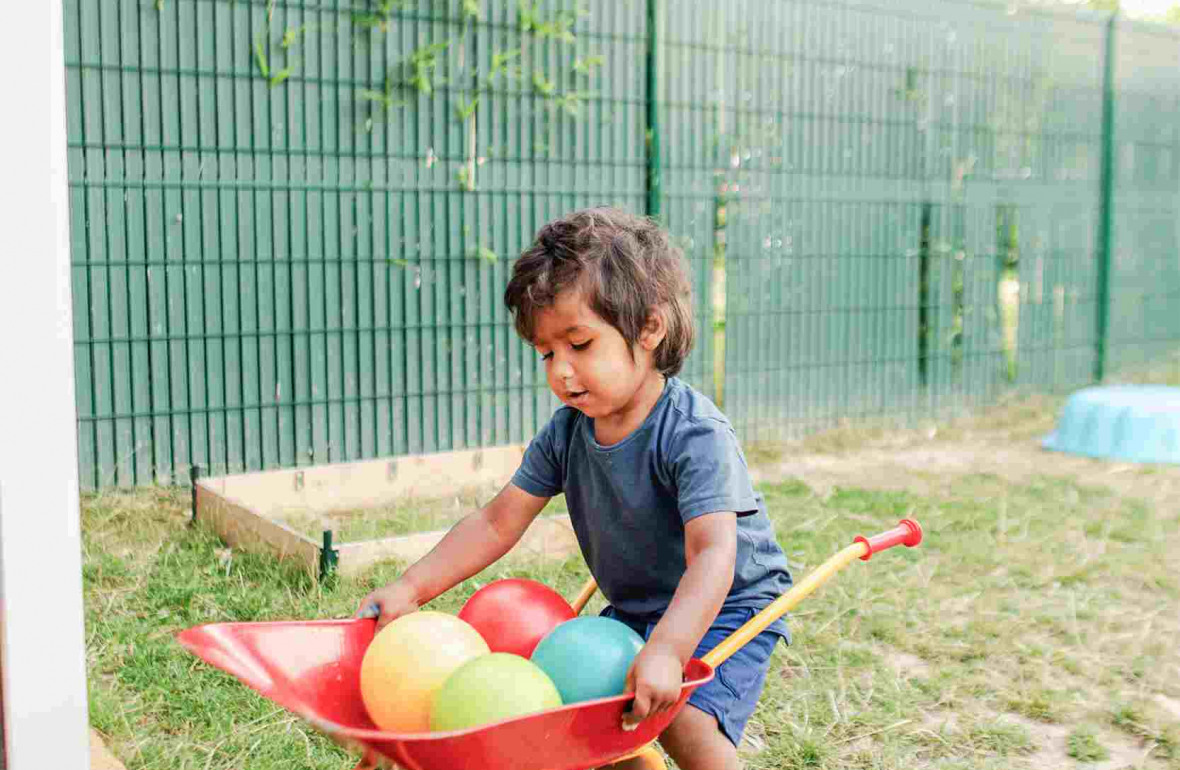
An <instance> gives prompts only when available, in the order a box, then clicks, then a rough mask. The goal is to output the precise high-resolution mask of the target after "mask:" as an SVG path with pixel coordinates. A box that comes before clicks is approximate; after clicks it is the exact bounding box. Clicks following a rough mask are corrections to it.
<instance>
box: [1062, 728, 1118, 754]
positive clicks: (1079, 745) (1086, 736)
mask: <svg viewBox="0 0 1180 770" xmlns="http://www.w3.org/2000/svg"><path fill="white" fill-rule="evenodd" d="M1065 753H1066V754H1068V755H1069V756H1071V757H1073V758H1074V759H1076V760H1077V761H1079V762H1100V761H1102V760H1104V759H1109V758H1110V750H1109V749H1107V748H1106V747H1105V746H1103V745H1102V743H1101V742H1099V740H1098V736H1097V735H1095V733H1094V730H1093V729H1092V728H1089V727H1078V728H1076V729H1074V730H1073V731H1072V732H1070V734H1069V735H1068V736H1066V739H1065Z"/></svg>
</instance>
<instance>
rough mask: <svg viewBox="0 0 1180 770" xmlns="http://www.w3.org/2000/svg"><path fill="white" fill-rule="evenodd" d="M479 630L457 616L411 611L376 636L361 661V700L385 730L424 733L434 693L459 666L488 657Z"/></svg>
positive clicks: (485, 644)
mask: <svg viewBox="0 0 1180 770" xmlns="http://www.w3.org/2000/svg"><path fill="white" fill-rule="evenodd" d="M488 652H489V650H488V645H487V642H485V641H484V640H483V637H482V636H480V635H479V632H478V631H476V630H475V629H474V628H472V627H471V626H470V625H469V624H467V623H466V622H464V621H462V620H460V619H459V618H457V617H455V616H454V615H448V614H446V613H443V612H431V611H424V612H413V613H410V614H409V615H403V616H402V617H400V618H397V619H396V620H394V621H393V622H392V623H390V624H389V625H387V626H385V628H383V629H381V630H380V631H379V632H377V635H376V636H374V637H373V641H372V642H370V643H369V647H368V649H367V650H365V655H364V658H363V659H362V660H361V672H360V680H361V682H360V684H361V700H363V701H364V704H365V709H366V710H367V711H368V712H369V718H370V719H372V720H373V723H374V724H376V725H377V726H378V727H379V728H381V729H382V730H389V731H391V732H426V731H427V730H429V729H430V709H431V705H432V700H433V698H434V695H435V693H436V692H437V691H438V689H439V688H440V687H442V685H443V683H444V682H445V681H446V680H447V677H449V676H450V675H451V674H452V673H453V672H454V671H455V670H456V669H457V668H459V667H460V666H462V665H463V664H464V663H466V662H468V661H469V660H472V659H474V658H477V657H479V656H481V655H487V654H488Z"/></svg>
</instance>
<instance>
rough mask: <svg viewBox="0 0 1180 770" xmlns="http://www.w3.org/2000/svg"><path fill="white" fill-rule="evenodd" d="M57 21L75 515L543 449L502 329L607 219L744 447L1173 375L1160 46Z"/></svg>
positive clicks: (457, 12) (338, 22)
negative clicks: (256, 474)
mask: <svg viewBox="0 0 1180 770" xmlns="http://www.w3.org/2000/svg"><path fill="white" fill-rule="evenodd" d="M65 11H66V13H65V18H66V25H67V27H66V43H67V49H66V64H67V78H68V81H67V95H68V107H69V112H68V116H69V125H68V139H69V171H70V192H71V216H72V227H71V232H72V239H73V242H72V256H73V265H74V297H75V303H74V309H75V329H74V333H75V339H76V352H77V355H76V370H77V383H78V387H77V391H78V412H79V449H80V457H81V466H82V467H81V477H82V480H83V483H84V484H85V485H86V486H87V487H91V488H99V487H106V486H112V485H133V484H141V483H150V482H153V481H158V482H167V481H172V480H183V479H184V478H186V477H187V474H188V473H189V469H190V467H191V466H192V465H194V464H201V465H203V466H206V467H207V468H208V469H209V471H211V472H215V473H223V472H233V471H241V470H251V469H261V468H271V467H281V466H293V465H304V464H318V463H326V462H338V461H347V460H354V459H361V458H368V457H377V456H388V455H400V454H408V453H420V452H430V451H438V450H447V449H453V448H463V447H474V446H484V445H494V444H504V443H519V442H524V441H527V440H528V438H529V437H530V436H531V434H532V433H533V432H534V431H535V430H536V429H537V428H538V427H539V426H540V425H541V424H542V423H543V421H544V420H545V419H546V417H547V416H548V415H549V413H550V412H551V410H552V409H553V407H554V405H555V402H554V400H553V398H552V397H551V395H550V394H549V392H548V389H547V388H546V386H545V382H544V376H543V370H542V368H541V366H540V364H539V362H538V360H537V357H536V355H535V354H534V353H533V352H532V351H531V350H530V349H529V348H528V347H527V346H526V345H524V344H522V343H521V342H520V341H518V340H517V339H516V337H515V334H514V333H513V330H512V325H511V322H510V319H509V318H508V316H507V314H506V313H505V311H504V310H503V308H502V307H501V302H500V295H501V292H502V290H503V287H504V284H505V283H506V280H507V275H508V273H509V270H510V266H511V261H512V259H513V258H514V257H515V255H516V254H518V253H519V252H520V251H521V249H522V248H523V247H524V246H526V245H527V243H528V242H529V240H530V238H531V236H532V234H533V232H534V231H535V230H536V229H537V228H538V227H539V226H540V225H541V224H542V223H543V222H544V221H546V220H548V219H550V218H552V217H553V216H556V215H558V214H561V213H563V212H565V211H568V210H571V209H573V208H576V207H580V206H585V205H591V204H602V203H615V204H618V205H622V206H625V207H627V208H629V209H631V210H635V211H645V210H646V211H649V212H650V213H658V215H659V216H661V217H662V218H663V219H664V221H666V223H667V224H668V226H669V228H670V229H671V231H672V233H673V234H674V236H675V237H676V238H677V239H678V242H679V243H680V244H681V245H682V247H683V248H684V251H685V253H686V254H687V255H688V257H689V258H690V260H691V265H692V269H693V276H694V286H695V289H696V294H697V321H698V325H699V327H700V330H701V334H700V335H699V339H700V344H699V345H698V348H697V350H696V351H695V352H694V354H693V356H692V357H691V359H690V361H689V362H688V364H687V366H686V368H685V376H686V377H687V378H688V379H689V380H690V381H691V382H693V384H694V385H696V386H697V387H699V388H701V389H702V390H704V391H705V392H706V393H708V394H710V395H712V396H713V397H715V398H716V399H717V400H719V401H721V402H722V403H723V406H724V409H725V411H726V412H727V413H728V414H729V415H730V417H731V418H732V419H733V420H734V422H735V424H736V425H737V426H738V427H739V430H740V431H741V432H742V434H743V436H744V437H746V438H748V439H759V438H771V437H781V436H785V435H792V434H798V433H802V432H805V431H809V430H813V429H816V428H818V427H823V426H826V425H830V424H832V423H834V422H836V421H838V420H841V419H845V418H848V419H856V418H860V417H866V416H875V415H896V416H899V417H902V418H907V417H913V416H915V415H919V414H921V415H925V414H929V413H931V412H932V411H938V410H941V409H945V408H953V407H956V406H959V405H962V404H972V403H983V402H987V401H988V400H991V399H993V398H994V397H996V396H997V395H998V394H1000V393H1002V392H1003V391H1005V390H1006V389H1008V388H1011V387H1013V386H1020V385H1028V386H1036V387H1050V388H1066V387H1072V386H1075V385H1079V384H1082V383H1085V382H1087V381H1089V380H1090V379H1091V378H1092V377H1093V375H1094V372H1095V371H1096V369H1098V368H1100V366H1102V365H1104V364H1105V365H1108V366H1122V365H1126V364H1128V363H1135V362H1139V361H1143V360H1149V359H1151V358H1152V357H1153V356H1157V355H1160V354H1161V353H1163V352H1164V351H1166V350H1168V349H1171V348H1174V347H1175V346H1176V345H1177V344H1178V342H1180V320H1178V319H1180V313H1178V312H1177V311H1176V308H1177V300H1178V299H1180V295H1178V292H1180V262H1178V261H1177V253H1178V248H1177V246H1178V244H1177V232H1176V224H1175V223H1176V214H1177V211H1178V203H1180V201H1177V193H1178V191H1177V164H1178V163H1180V136H1178V135H1177V134H1178V132H1180V121H1178V120H1177V119H1176V117H1175V115H1176V114H1177V111H1176V106H1177V99H1178V96H1180V93H1178V91H1180V76H1177V75H1176V74H1175V67H1174V63H1175V62H1174V58H1175V57H1174V54H1173V53H1171V52H1172V51H1174V50H1175V46H1176V42H1177V38H1176V36H1175V35H1174V34H1173V33H1171V32H1168V31H1164V30H1160V29H1158V28H1154V27H1148V26H1144V25H1135V24H1131V23H1127V22H1122V21H1120V22H1119V23H1118V24H1117V25H1114V26H1113V27H1112V26H1111V25H1109V24H1108V23H1107V17H1106V16H1105V15H1099V14H1094V15H1089V16H1087V15H1074V14H1053V13H1048V12H1045V11H1030V10H1028V9H1026V8H1024V7H1023V6H1022V5H1011V6H1006V5H998V6H990V5H985V4H979V3H971V2H950V1H948V2H943V3H941V4H939V5H938V6H929V7H928V6H925V5H922V4H920V3H909V2H906V3H894V2H889V3H886V2H884V1H883V0H881V1H878V2H871V1H867V0H866V1H862V2H853V1H849V2H842V3H830V2H822V3H821V2H787V1H786V0H774V1H771V2H766V1H765V0H757V1H756V0H739V1H738V2H722V1H721V0H644V1H643V2H640V1H632V2H625V1H624V0H618V1H617V2H601V3H593V4H589V5H583V6H582V7H581V8H579V7H578V6H577V5H576V4H575V2H574V0H545V1H544V2H536V3H534V2H523V3H522V2H518V1H517V0H482V1H481V0H450V1H449V2H444V1H443V0H412V1H411V2H393V1H392V0H373V1H372V2H367V3H366V2H363V1H362V0H356V2H349V1H348V0H321V1H320V2H316V1H315V0H304V1H302V2H300V1H296V0H292V1H291V2H279V1H278V0H274V1H273V2H270V1H267V0H254V1H253V2H249V1H247V0H148V1H146V2H145V1H144V0H66V1H65ZM653 20H654V23H653ZM1112 30H1113V34H1114V37H1110V35H1111V32H1112ZM1108 47H1109V48H1110V50H1111V55H1109V56H1108V55H1107V49H1108ZM1169 57H1170V58H1169ZM1108 62H1109V63H1110V65H1111V67H1110V70H1109V72H1108V71H1107V67H1106V64H1107V63H1108ZM1108 86H1109V87H1108ZM1107 108H1109V110H1108V111H1109V120H1108V121H1107V122H1106V123H1104V117H1105V116H1106V110H1107ZM1104 169H1108V170H1109V172H1110V175H1109V181H1110V184H1104V181H1106V180H1107V179H1108V177H1105V176H1104ZM1107 236H1108V237H1107ZM1107 244H1109V249H1107ZM1108 253H1109V255H1110V256H1111V260H1110V270H1109V279H1110V280H1109V293H1108V294H1107V293H1106V292H1105V289H1104V286H1105V285H1106V284H1105V283H1104V281H1103V277H1104V275H1106V273H1104V272H1103V267H1102V266H1103V264H1104V263H1103V257H1104V256H1105V255H1106V254H1108ZM1107 297H1108V298H1109V305H1108V307H1109V313H1108V314H1107V316H1106V318H1107V321H1106V326H1107V327H1108V333H1107V334H1106V335H1105V336H1103V335H1101V334H1100V329H1101V328H1102V313H1100V309H1101V308H1102V307H1104V306H1106V305H1105V304H1104V302H1103V299H1104V298H1107ZM1103 341H1105V343H1106V347H1105V351H1106V352H1105V359H1103V357H1102V356H1103V351H1104V346H1103V344H1101V343H1102V342H1103Z"/></svg>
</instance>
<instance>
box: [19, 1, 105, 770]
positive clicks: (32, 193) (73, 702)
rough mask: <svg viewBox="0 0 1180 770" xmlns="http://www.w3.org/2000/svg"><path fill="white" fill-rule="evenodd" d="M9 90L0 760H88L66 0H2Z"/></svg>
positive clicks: (28, 764)
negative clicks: (0, 745)
mask: <svg viewBox="0 0 1180 770" xmlns="http://www.w3.org/2000/svg"><path fill="white" fill-rule="evenodd" d="M0 93H3V94H4V95H5V98H6V100H7V102H8V106H9V109H8V110H7V114H8V117H7V118H6V119H4V120H3V121H2V122H0V169H3V173H2V174H0V670H2V673H3V676H2V678H0V683H2V687H3V704H4V707H3V719H4V723H3V729H4V749H5V754H4V762H2V763H0V764H3V765H4V766H6V768H7V770H32V769H33V768H42V767H62V768H65V767H69V768H83V769H84V768H88V767H89V766H90V750H89V735H88V725H87V721H88V717H87V707H86V658H85V637H84V634H83V624H82V618H83V614H82V558H81V539H80V536H79V511H78V450H77V426H76V419H77V417H76V407H75V402H74V364H73V359H74V351H73V326H72V324H73V320H72V314H71V312H70V307H71V303H70V249H69V208H68V207H69V198H68V189H67V181H66V120H65V115H66V110H65V108H66V99H65V61H64V53H63V49H62V3H61V0H44V2H30V3H10V4H8V5H7V6H6V7H5V19H4V23H3V24H0Z"/></svg>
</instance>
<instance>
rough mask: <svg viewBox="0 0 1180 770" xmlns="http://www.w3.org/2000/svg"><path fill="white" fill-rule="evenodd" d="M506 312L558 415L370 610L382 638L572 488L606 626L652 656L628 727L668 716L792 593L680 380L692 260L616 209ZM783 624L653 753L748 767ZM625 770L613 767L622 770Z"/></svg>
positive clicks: (770, 535)
mask: <svg viewBox="0 0 1180 770" xmlns="http://www.w3.org/2000/svg"><path fill="white" fill-rule="evenodd" d="M504 301H505V303H506V304H507V305H508V308H509V309H510V310H511V311H512V313H513V314H514V317H515V322H516V329H517V331H518V332H519V333H520V335H521V336H522V337H523V338H524V339H526V340H527V341H528V342H529V343H531V344H532V346H533V347H534V348H535V349H536V350H537V352H538V354H540V356H541V358H542V360H543V361H544V362H545V372H546V375H547V377H548V381H549V387H550V388H552V390H553V392H554V393H555V394H556V395H557V397H558V398H560V399H561V401H562V403H563V404H564V406H563V407H562V408H560V409H558V410H557V412H556V413H555V414H554V415H553V417H552V418H551V419H550V420H549V423H548V424H547V425H545V427H544V428H542V429H541V431H540V432H539V433H538V434H537V435H536V437H535V438H533V440H532V441H531V442H530V444H529V446H528V449H527V450H526V451H525V454H524V457H523V460H522V462H521V465H520V468H519V470H517V472H516V474H515V475H514V477H513V479H512V481H511V483H509V484H508V485H507V486H505V487H504V489H503V490H501V491H500V492H499V493H498V494H497V495H496V497H495V498H494V499H492V500H491V502H489V503H488V504H487V505H486V506H484V508H483V509H482V510H480V511H478V512H476V513H473V514H471V515H469V516H468V517H466V518H465V519H463V520H462V521H461V522H459V523H458V524H456V525H455V526H454V528H452V529H451V531H450V532H449V533H448V534H447V535H446V536H445V537H444V538H443V540H442V541H441V542H440V543H439V544H438V545H437V546H436V547H435V549H434V550H433V551H431V552H430V553H429V554H428V555H427V556H425V557H423V558H422V559H421V560H420V561H419V562H417V563H416V564H414V565H413V566H412V567H410V568H409V569H408V570H406V572H405V573H404V574H403V575H402V576H401V577H400V578H399V579H398V580H397V581H395V582H393V583H391V584H389V585H387V586H385V587H384V588H380V589H378V590H376V591H374V592H372V593H371V594H369V595H368V596H367V597H366V598H365V599H364V600H363V601H362V603H361V607H362V608H365V607H367V606H369V605H376V606H377V607H378V608H379V610H380V616H379V618H378V627H382V626H384V625H385V624H386V623H388V622H389V621H391V620H393V619H394V618H396V617H398V616H400V615H403V614H405V613H407V612H412V611H414V610H416V609H417V608H418V607H420V606H421V605H422V604H425V603H426V602H428V601H430V600H431V599H433V598H434V597H436V596H438V595H439V594H441V593H443V592H444V591H446V590H448V589H450V588H451V587H452V586H454V585H456V584H457V583H459V582H461V581H462V580H465V579H466V578H468V577H470V576H472V575H474V574H476V573H478V572H480V571H481V570H483V569H484V568H485V567H487V566H488V565H490V564H492V563H493V562H495V561H496V560H497V559H499V558H500V557H501V556H503V555H504V554H505V553H507V552H508V550H509V549H510V548H511V547H512V546H513V545H514V544H515V543H516V542H517V540H519V539H520V537H521V535H522V534H523V533H524V531H525V529H526V528H527V527H528V526H529V524H530V522H532V520H533V519H534V518H535V517H536V516H537V514H539V513H540V512H541V509H542V508H544V507H545V504H546V503H547V502H548V501H549V498H551V497H553V496H554V495H556V494H559V493H562V492H564V493H565V497H566V502H567V504H568V507H569V511H570V519H571V521H572V522H573V526H574V531H575V532H576V534H577V538H578V543H579V545H580V547H581V550H582V554H583V556H584V557H585V560H586V563H587V564H588V565H589V568H590V572H591V573H592V574H593V575H594V578H595V579H596V580H597V581H598V585H599V588H600V589H601V591H602V593H603V595H604V596H605V597H606V599H607V600H608V601H609V602H610V606H609V607H608V608H607V609H606V610H605V611H604V613H603V614H605V615H608V616H610V617H614V618H616V619H618V620H620V621H622V622H624V623H626V624H627V625H629V626H631V627H632V628H634V629H635V630H636V631H638V632H639V633H640V635H641V636H643V637H644V638H646V640H647V643H646V645H645V646H644V647H643V649H642V651H641V652H640V653H639V655H638V656H637V657H636V659H635V661H634V664H633V665H632V668H631V671H630V674H629V675H628V684H629V687H630V688H633V690H634V692H635V702H634V704H633V706H632V709H631V712H630V715H629V717H628V719H629V720H630V722H631V723H632V724H634V723H637V722H638V721H640V720H642V719H645V718H647V717H649V716H652V715H654V714H657V713H659V712H661V711H664V710H666V709H668V708H669V707H671V706H672V705H674V704H675V702H676V700H677V698H678V696H679V692H680V684H681V681H682V671H683V669H684V666H685V664H686V663H687V662H688V660H689V659H690V658H692V657H700V656H702V655H704V654H705V653H706V652H707V651H708V650H710V649H712V648H713V647H714V646H716V645H717V643H719V642H720V641H721V640H722V639H724V638H725V637H726V636H728V635H729V633H730V632H732V631H734V630H735V629H737V628H738V627H740V626H741V625H742V624H744V623H745V622H746V621H747V620H749V619H750V618H751V617H753V616H754V614H755V613H756V612H757V611H758V610H759V609H761V608H763V607H765V606H766V605H767V604H769V603H770V602H771V601H773V600H774V599H775V598H777V597H778V596H779V595H780V594H782V593H783V592H784V591H785V590H786V589H787V588H788V587H789V586H790V584H791V578H790V575H789V573H788V571H787V561H786V557H785V556H784V554H783V552H782V550H781V549H780V548H779V546H778V544H777V543H776V541H775V537H774V529H773V527H772V526H771V522H770V519H769V518H768V517H767V515H766V510H765V507H764V505H763V502H762V498H761V496H760V495H758V494H756V493H755V492H754V489H753V487H752V485H751V482H750V478H749V475H748V472H747V468H746V462H745V457H744V456H743V454H742V451H741V448H740V447H739V446H738V442H737V438H736V436H735V434H734V431H733V428H732V427H731V426H730V424H729V422H728V420H726V418H725V417H724V416H723V415H722V414H721V412H720V411H718V409H717V408H716V407H715V406H714V405H713V403H712V402H710V401H709V400H708V399H706V398H705V397H704V396H702V395H701V394H700V393H698V392H697V391H695V390H694V389H693V388H691V387H689V386H688V385H687V384H685V383H684V382H682V381H681V380H679V379H678V378H677V377H676V374H677V372H679V371H680V367H681V364H682V363H683V361H684V359H685V357H686V356H687V355H688V353H689V350H691V348H692V342H693V324H692V302H691V284H690V283H689V280H688V275H687V271H686V268H685V264H684V259H683V256H682V255H681V253H680V252H679V250H678V249H677V248H676V247H674V246H673V245H672V244H671V243H670V242H669V239H668V235H667V233H666V232H664V231H663V230H662V229H660V227H659V226H658V225H656V224H655V223H654V222H652V221H651V220H648V219H645V218H641V217H637V216H633V215H630V214H627V213H624V212H622V211H619V210H615V209H605V208H600V209H589V210H584V211H578V212H574V213H572V214H569V215H568V216H565V217H563V218H561V219H558V220H556V221H554V222H551V223H549V224H547V225H545V226H544V227H543V228H541V231H540V232H539V233H538V234H537V238H536V241H535V242H534V243H533V245H532V246H531V247H530V248H529V249H528V250H527V251H526V252H524V254H523V255H522V256H521V258H520V259H519V260H518V261H517V263H516V265H515V266H514V268H513V272H512V279H511V280H510V281H509V283H508V288H507V290H506V291H505V293H504ZM780 638H783V639H786V638H787V628H786V625H785V624H784V623H783V622H782V621H781V620H780V621H777V622H776V623H775V625H773V626H772V627H771V628H770V629H769V630H767V631H765V632H764V633H762V634H761V636H759V637H758V638H756V639H754V640H753V641H751V642H750V643H748V644H746V645H745V646H744V647H743V648H741V650H740V651H738V652H737V653H736V654H735V655H734V656H733V657H731V658H730V659H729V660H727V661H726V662H725V663H724V664H722V665H721V666H720V667H719V668H718V670H717V674H716V677H715V678H714V679H713V680H712V681H711V682H710V683H709V684H707V685H705V686H703V687H700V688H698V689H697V690H696V691H695V692H694V693H693V695H692V697H691V698H690V700H689V706H690V707H688V708H685V709H683V710H682V711H681V713H680V714H679V715H678V716H677V718H676V719H675V721H673V723H672V724H671V726H670V727H669V728H668V729H667V730H666V731H665V732H664V733H663V734H662V735H661V736H660V743H661V744H662V745H663V747H664V748H665V750H666V751H667V752H668V753H669V754H670V755H671V756H672V758H673V759H674V760H675V761H676V763H677V764H678V765H679V766H680V767H681V768H683V770H729V769H730V768H737V767H739V763H738V755H737V748H736V747H737V744H738V742H739V740H740V739H741V736H742V731H743V730H744V729H745V725H746V721H747V720H748V719H749V717H750V714H751V713H752V712H753V711H754V707H755V705H756V704H757V702H758V697H759V695H760V693H761V691H762V686H763V682H764V680H765V677H766V671H767V668H768V667H769V665H770V655H771V652H772V651H773V650H774V646H775V644H776V643H777V642H778V640H779V639H780ZM625 766H626V764H620V765H617V766H616V767H625Z"/></svg>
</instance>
